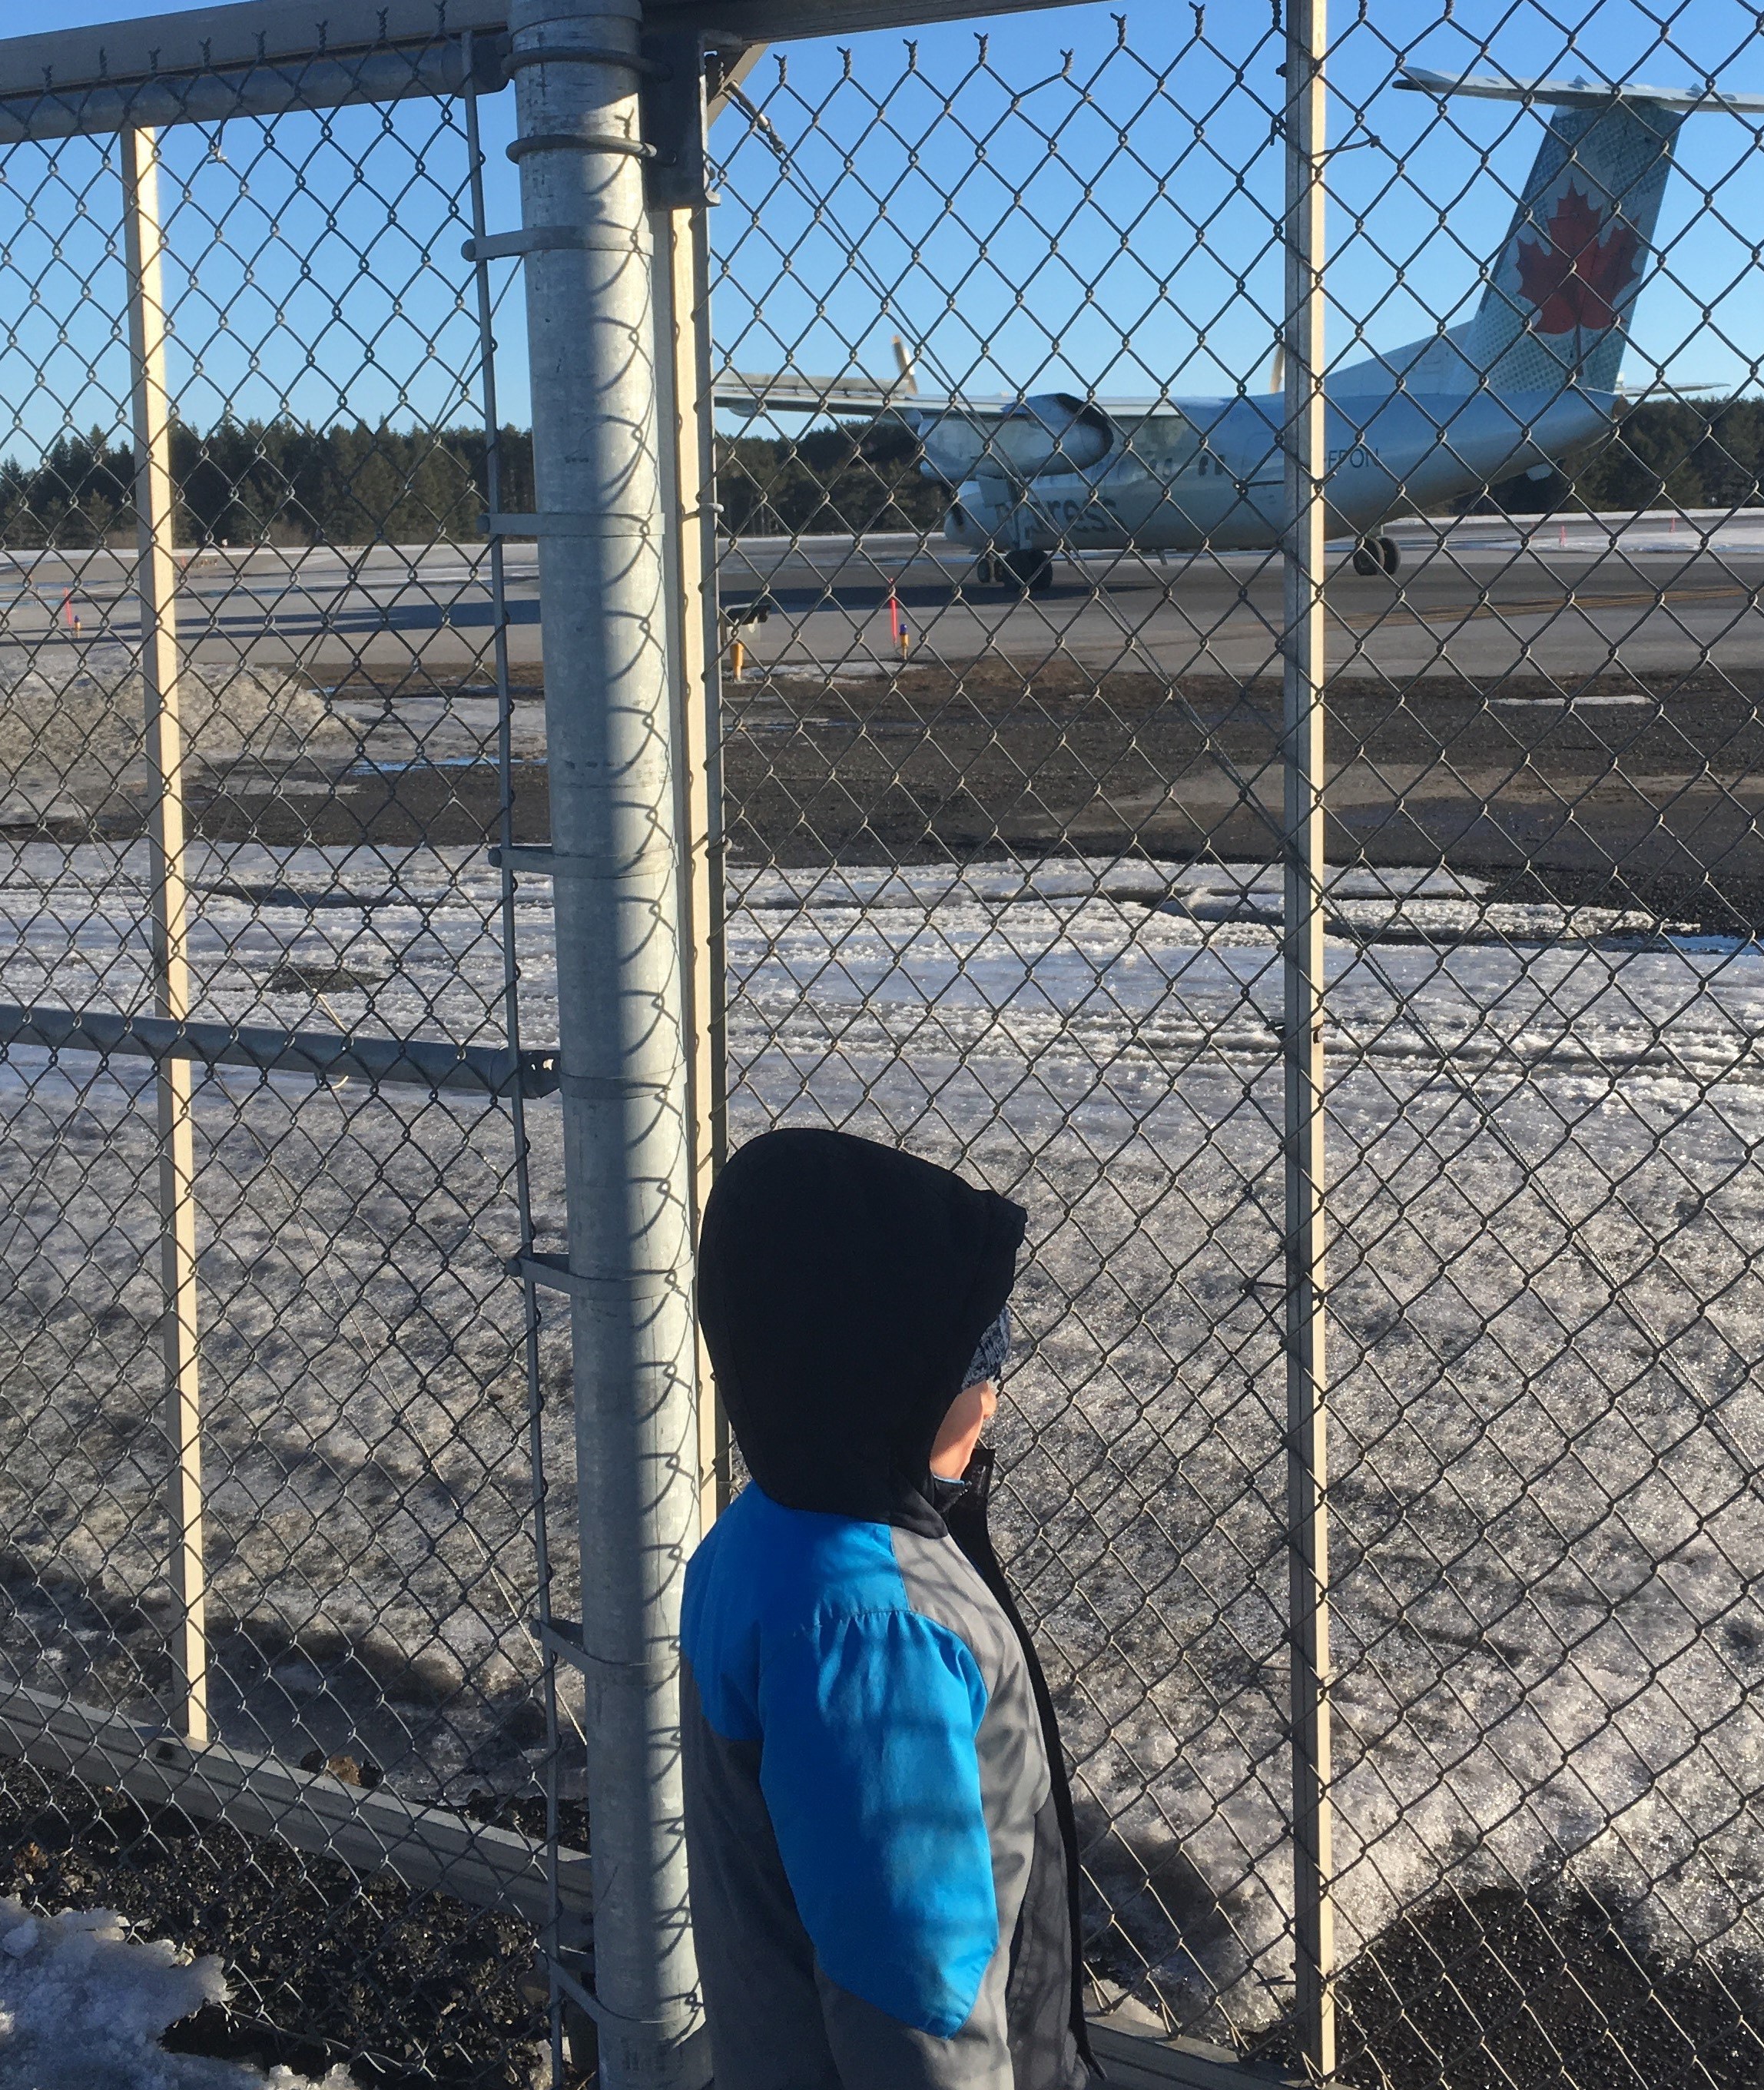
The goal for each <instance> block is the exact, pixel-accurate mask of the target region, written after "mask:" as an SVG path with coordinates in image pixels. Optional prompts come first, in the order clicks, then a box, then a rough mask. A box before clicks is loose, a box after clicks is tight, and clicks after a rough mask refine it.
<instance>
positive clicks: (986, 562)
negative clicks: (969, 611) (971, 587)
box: [974, 552, 1009, 587]
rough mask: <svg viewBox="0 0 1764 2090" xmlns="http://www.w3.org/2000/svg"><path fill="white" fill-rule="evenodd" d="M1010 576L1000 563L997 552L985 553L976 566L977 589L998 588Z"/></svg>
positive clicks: (976, 561)
mask: <svg viewBox="0 0 1764 2090" xmlns="http://www.w3.org/2000/svg"><path fill="white" fill-rule="evenodd" d="M974 579H975V586H976V587H999V586H1000V585H1001V584H1002V583H1004V582H1005V580H1007V579H1009V575H1008V574H1006V573H1005V569H1004V567H1003V566H1001V565H1000V563H999V558H998V554H997V553H996V552H983V553H981V554H980V556H979V558H978V559H977V560H975V565H974Z"/></svg>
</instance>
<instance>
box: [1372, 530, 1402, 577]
mask: <svg viewBox="0 0 1764 2090" xmlns="http://www.w3.org/2000/svg"><path fill="white" fill-rule="evenodd" d="M1378 557H1379V565H1380V566H1383V569H1384V570H1385V572H1386V573H1388V574H1389V575H1390V576H1391V578H1392V579H1393V580H1394V579H1395V578H1396V576H1397V574H1400V572H1401V571H1402V570H1403V548H1402V546H1401V545H1400V544H1398V543H1397V541H1396V539H1395V538H1394V537H1380V538H1379V540H1378Z"/></svg>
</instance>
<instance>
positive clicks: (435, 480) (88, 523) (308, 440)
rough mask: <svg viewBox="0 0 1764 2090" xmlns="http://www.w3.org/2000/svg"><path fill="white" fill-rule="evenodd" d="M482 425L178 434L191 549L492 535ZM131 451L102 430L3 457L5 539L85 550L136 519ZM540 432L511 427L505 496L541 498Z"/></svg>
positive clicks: (236, 427)
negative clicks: (537, 477) (35, 454)
mask: <svg viewBox="0 0 1764 2090" xmlns="http://www.w3.org/2000/svg"><path fill="white" fill-rule="evenodd" d="M484 456H485V443H484V432H483V430H482V429H481V428H443V429H430V430H422V431H419V432H414V433H401V432H399V431H398V430H396V429H394V428H385V427H383V426H382V427H380V428H369V427H368V425H367V424H365V423H364V422H356V423H354V424H347V423H344V424H338V426H336V427H334V428H306V427H303V425H302V424H299V422H296V421H291V420H280V421H269V422H262V421H223V422H222V423H221V424H220V425H219V426H218V427H217V428H213V429H211V430H210V431H209V432H208V433H207V434H206V435H200V436H199V435H198V434H197V433H196V431H195V430H194V429H193V428H186V427H184V426H183V425H182V424H179V425H176V426H174V428H173V430H172V439H171V466H172V475H173V478H174V481H175V483H176V485H177V489H178V514H177V525H176V527H177V535H178V540H179V543H180V544H253V543H260V542H271V543H276V544H372V543H376V542H389V543H394V544H425V543H428V542H429V541H431V540H435V539H441V538H455V539H457V538H471V537H481V536H482V535H484V508H485V505H486V494H485V484H486V480H485V469H484ZM133 473H134V465H133V460H132V458H131V454H130V452H129V450H128V449H127V448H126V447H123V446H122V445H118V444H115V443H113V442H110V441H107V440H106V438H105V436H104V435H103V434H102V433H101V432H97V431H94V432H93V433H92V434H91V435H89V436H67V437H66V438H65V439H64V440H63V441H61V442H59V443H58V444H57V445H55V447H54V449H52V450H50V451H49V453H48V454H47V455H46V456H45V458H43V459H42V461H41V462H40V463H38V464H37V465H35V466H24V465H20V464H18V463H16V462H12V461H11V460H8V461H7V462H5V463H3V464H0V545H4V546H5V547H6V548H7V549H8V550H28V549H38V548H43V547H45V546H53V547H55V548H63V549H69V550H72V549H80V548H87V547H89V546H92V545H94V544H103V543H105V541H106V540H109V539H110V538H111V537H113V536H114V535H118V533H127V532H129V531H132V529H133V527H134V506H133V498H132V494H131V481H132V479H133ZM532 479H533V441H532V437H531V435H530V434H528V433H527V431H526V430H524V429H521V428H506V429H505V430H504V431H503V433H502V489H503V490H502V499H503V502H504V505H506V507H508V508H510V509H514V510H530V509H531V507H532V505H533V498H532Z"/></svg>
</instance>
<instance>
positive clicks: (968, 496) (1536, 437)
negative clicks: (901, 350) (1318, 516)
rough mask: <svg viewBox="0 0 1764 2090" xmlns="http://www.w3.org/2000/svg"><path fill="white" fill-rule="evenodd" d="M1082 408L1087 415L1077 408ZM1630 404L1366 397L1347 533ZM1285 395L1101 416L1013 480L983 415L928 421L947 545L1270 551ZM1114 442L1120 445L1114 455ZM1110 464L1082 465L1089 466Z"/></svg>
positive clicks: (1579, 397)
mask: <svg viewBox="0 0 1764 2090" xmlns="http://www.w3.org/2000/svg"><path fill="white" fill-rule="evenodd" d="M1074 403H1076V402H1074ZM1616 404H1617V402H1616V399H1615V398H1614V397H1613V396H1611V395H1610V394H1608V393H1607V394H1598V393H1588V392H1583V391H1580V390H1578V389H1568V390H1566V391H1561V392H1557V393H1549V394H1546V393H1536V394H1526V393H1519V394H1514V395H1511V396H1507V397H1499V396H1496V395H1495V394H1494V393H1489V392H1483V393H1473V394H1471V395H1469V396H1468V397H1465V396H1463V395H1461V394H1429V393H1407V392H1397V393H1390V394H1387V395H1385V396H1383V397H1380V396H1379V395H1377V394H1370V395H1369V394H1364V393H1352V394H1349V395H1348V396H1346V397H1344V398H1341V399H1340V400H1339V401H1336V400H1331V401H1330V402H1328V405H1327V416H1326V422H1325V427H1326V432H1327V446H1328V472H1327V481H1326V489H1325V490H1326V496H1327V500H1328V503H1329V508H1330V515H1331V521H1330V529H1331V533H1332V535H1335V534H1339V535H1354V536H1358V537H1368V536H1370V535H1372V534H1373V533H1374V532H1375V531H1376V530H1377V529H1378V528H1379V526H1380V525H1381V524H1383V523H1386V522H1388V521H1389V520H1390V519H1391V518H1393V517H1395V516H1398V515H1403V514H1416V513H1419V512H1422V511H1423V510H1435V509H1437V508H1438V507H1439V505H1441V504H1442V503H1446V502H1449V501H1452V500H1453V499H1455V498H1457V497H1461V496H1462V495H1464V494H1466V493H1474V492H1478V491H1480V490H1481V489H1482V488H1486V486H1487V485H1488V484H1490V483H1491V481H1493V480H1496V479H1504V478H1508V477H1511V476H1512V475H1513V474H1515V473H1517V472H1521V471H1532V470H1534V469H1536V468H1538V467H1547V466H1551V465H1554V464H1555V463H1557V462H1559V461H1560V460H1561V459H1562V458H1564V457H1565V456H1567V455H1568V454H1570V453H1571V452H1573V451H1574V450H1576V449H1578V448H1580V447H1581V446H1582V445H1585V443H1587V442H1589V441H1591V440H1592V439H1593V438H1594V437H1595V436H1598V435H1599V434H1600V433H1601V432H1603V431H1604V430H1605V429H1607V428H1609V426H1610V425H1611V419H1612V416H1613V415H1614V413H1615V411H1616ZM1282 413H1283V408H1282V405H1281V402H1280V399H1279V398H1277V397H1276V396H1273V395H1263V396H1256V395H1253V394H1252V395H1249V396H1246V397H1244V398H1236V399H1195V400H1183V401H1181V402H1173V403H1172V406H1171V407H1170V408H1169V409H1168V411H1153V412H1149V413H1147V414H1146V415H1143V417H1142V418H1141V419H1137V420H1134V421H1131V422H1129V421H1127V420H1126V419H1125V418H1122V419H1114V420H1110V419H1108V418H1107V417H1104V416H1103V415H1099V413H1098V411H1097V410H1096V409H1095V408H1090V409H1088V410H1086V415H1085V419H1084V422H1083V424H1082V431H1081V432H1080V433H1081V434H1082V438H1083V440H1080V436H1079V434H1074V435H1073V436H1070V437H1063V436H1056V437H1055V439H1054V440H1053V441H1052V442H1051V443H1050V444H1049V445H1048V448H1049V449H1050V450H1051V453H1052V454H1051V455H1049V456H1048V458H1045V459H1041V460H1032V459H1030V458H1024V459H1023V461H1022V462H1023V464H1024V465H1025V466H1027V467H1030V468H1028V469H1022V468H1013V460H1012V459H1011V458H1009V457H1008V456H1001V455H1000V445H999V444H998V443H997V441H996V439H995V438H994V437H993V436H992V434H991V433H990V432H988V430H987V427H986V424H985V423H984V422H983V421H982V420H981V419H979V418H978V417H975V418H971V419H955V420H952V419H951V417H949V416H948V415H944V416H940V417H938V418H937V419H932V417H931V416H929V415H927V416H926V417H925V418H924V420H923V423H922V424H921V425H920V427H919V431H918V432H919V436H920V440H921V441H922V442H923V445H924V449H925V460H926V468H927V471H930V472H931V473H932V474H934V475H936V477H938V478H940V479H943V480H944V482H945V484H949V485H950V486H952V487H953V488H954V489H955V497H954V499H953V502H952V504H951V507H950V510H949V517H948V518H947V520H946V522H945V524H944V528H945V531H946V534H947V535H949V536H951V537H953V538H955V539H957V540H958V541H960V542H962V543H965V544H971V545H972V546H973V547H974V548H975V550H976V551H977V552H980V553H986V552H996V553H1008V552H1033V551H1049V552H1052V551H1082V550H1085V549H1086V548H1094V549H1095V550H1099V551H1108V550H1124V549H1128V548H1136V549H1139V550H1143V551H1182V552H1194V551H1200V550H1203V549H1206V550H1216V551H1234V550H1255V549H1264V548H1271V547H1272V546H1274V545H1276V544H1279V543H1280V534H1281V531H1282V528H1283V527H1284V515H1285V510H1286V492H1285V467H1284V458H1283V455H1282V453H1281V449H1280V427H1281V419H1282ZM1105 445H1106V446H1105ZM1086 449H1088V450H1093V451H1099V454H1096V455H1095V456H1094V457H1091V458H1086V460H1085V461H1084V462H1076V461H1075V455H1074V454H1082V452H1084V451H1085V450H1086Z"/></svg>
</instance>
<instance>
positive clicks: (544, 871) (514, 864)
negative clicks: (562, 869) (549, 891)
mask: <svg viewBox="0 0 1764 2090" xmlns="http://www.w3.org/2000/svg"><path fill="white" fill-rule="evenodd" d="M484 856H485V858H486V859H487V861H488V862H489V864H490V866H491V867H492V868H493V870H497V871H531V872H535V873H536V874H539V875H542V876H544V877H546V878H549V877H550V876H551V875H552V868H553V867H552V854H551V844H550V843H549V842H493V843H492V844H491V845H490V846H489V848H488V849H486V850H485V851H484Z"/></svg>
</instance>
